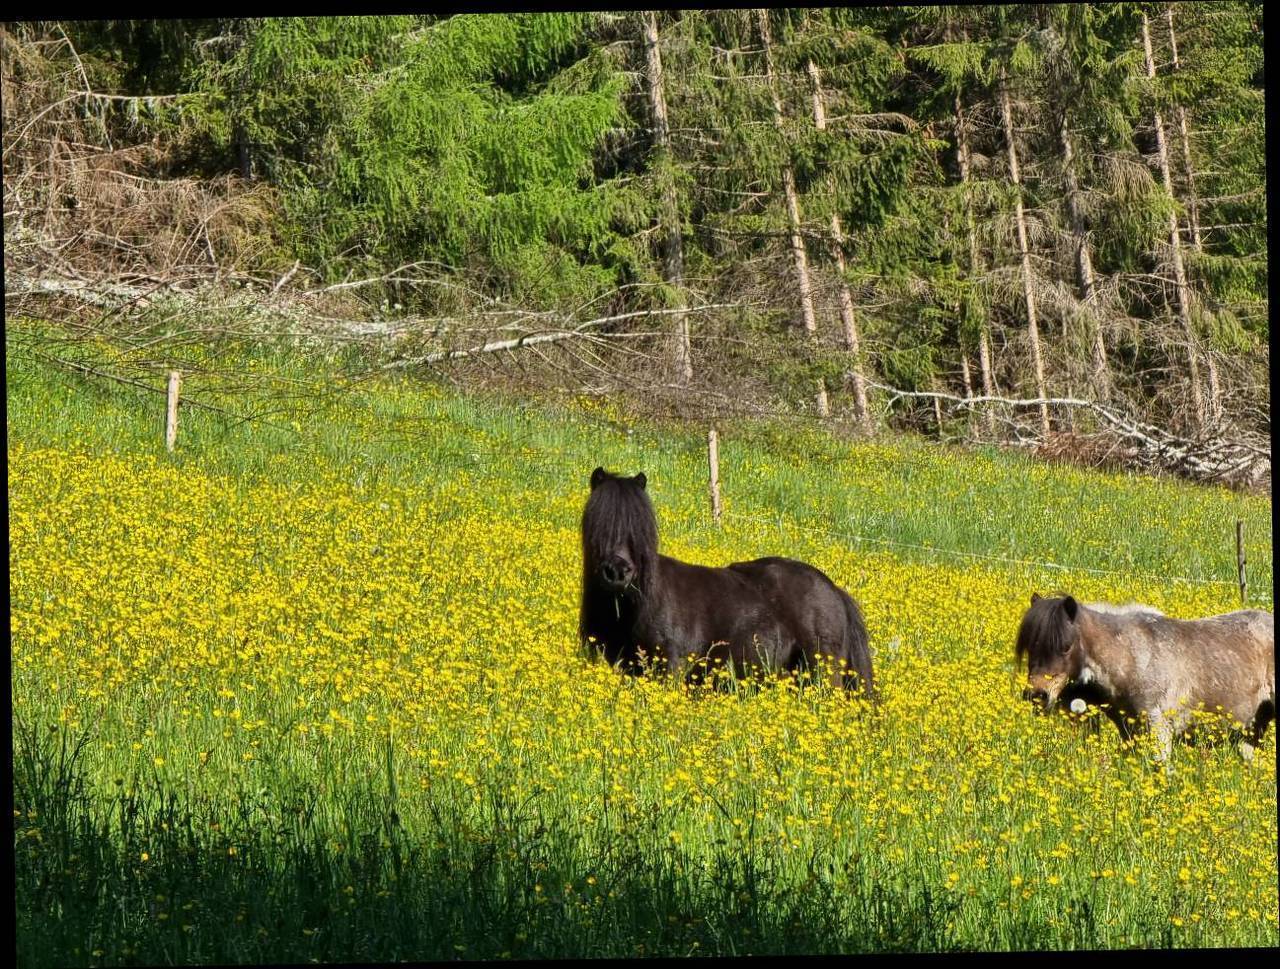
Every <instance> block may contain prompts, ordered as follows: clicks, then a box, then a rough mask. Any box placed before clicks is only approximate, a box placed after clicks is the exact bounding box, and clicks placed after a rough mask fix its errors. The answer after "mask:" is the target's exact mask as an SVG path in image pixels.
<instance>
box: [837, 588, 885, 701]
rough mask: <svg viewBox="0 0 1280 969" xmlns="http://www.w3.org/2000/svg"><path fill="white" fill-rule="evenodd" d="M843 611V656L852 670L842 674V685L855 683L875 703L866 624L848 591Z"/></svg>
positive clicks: (847, 686) (849, 685)
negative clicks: (844, 618)
mask: <svg viewBox="0 0 1280 969" xmlns="http://www.w3.org/2000/svg"><path fill="white" fill-rule="evenodd" d="M841 591H843V590H841ZM844 611H845V614H846V616H847V617H848V618H847V621H846V623H845V637H844V638H845V642H844V648H845V656H846V658H847V659H848V660H849V666H850V667H851V668H852V670H853V672H851V673H845V674H844V687H845V689H846V690H848V689H851V688H852V687H853V686H854V684H855V683H856V684H857V685H858V686H860V687H861V688H862V695H863V696H865V697H866V698H867V699H868V700H870V701H871V702H872V703H875V702H876V701H877V700H878V699H879V697H878V696H877V694H876V688H875V680H874V679H873V678H872V675H871V646H870V643H869V642H868V640H867V625H866V623H865V622H863V621H862V610H861V609H859V608H858V604H857V603H856V602H854V601H853V597H852V596H851V595H849V594H848V593H845V594H844Z"/></svg>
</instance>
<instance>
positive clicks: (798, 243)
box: [756, 9, 830, 417]
mask: <svg viewBox="0 0 1280 969" xmlns="http://www.w3.org/2000/svg"><path fill="white" fill-rule="evenodd" d="M756 22H757V24H758V25H759V29H760V42H761V45H762V46H763V47H764V72H765V77H766V79H767V81H768V84H769V96H770V98H772V100H773V121H774V124H775V125H776V126H777V128H778V132H779V133H780V134H782V133H784V132H785V126H784V123H783V112H782V97H781V95H780V94H779V93H778V83H777V78H776V75H775V74H774V71H773V40H772V36H771V33H770V30H769V12H768V11H767V10H763V9H760V10H757V11H756ZM782 191H783V194H784V195H785V197H786V203H787V220H788V222H789V223H790V225H791V257H792V261H793V263H794V264H795V270H796V289H797V292H798V295H799V297H800V315H801V318H802V320H803V322H804V330H805V333H807V334H808V335H809V337H810V338H811V339H814V338H816V337H817V333H818V321H817V317H816V316H815V315H814V311H813V284H812V282H811V280H810V278H809V257H808V254H807V253H806V252H805V248H804V236H803V235H801V233H800V199H799V196H798V195H797V193H796V178H795V172H793V171H792V170H791V164H790V163H789V162H788V163H785V164H784V165H783V166H782ZM814 399H815V401H816V404H817V408H818V414H819V415H821V416H822V417H826V416H827V415H828V414H829V413H830V406H829V404H828V402H827V388H826V384H825V383H823V382H822V381H821V380H820V381H819V382H818V390H817V393H816V395H815V398H814Z"/></svg>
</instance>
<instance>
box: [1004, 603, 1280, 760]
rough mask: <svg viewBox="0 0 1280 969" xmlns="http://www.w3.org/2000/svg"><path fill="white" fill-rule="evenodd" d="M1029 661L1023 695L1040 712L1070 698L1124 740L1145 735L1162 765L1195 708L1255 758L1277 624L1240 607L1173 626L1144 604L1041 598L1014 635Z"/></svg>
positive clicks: (1271, 698)
mask: <svg viewBox="0 0 1280 969" xmlns="http://www.w3.org/2000/svg"><path fill="white" fill-rule="evenodd" d="M1015 652H1016V655H1017V657H1018V659H1019V660H1021V659H1022V658H1023V657H1025V658H1026V660H1027V687H1026V690H1025V691H1024V692H1023V696H1024V697H1025V698H1026V699H1028V700H1032V701H1034V702H1036V703H1037V704H1039V705H1040V706H1041V708H1042V709H1044V710H1052V709H1053V708H1054V707H1055V706H1058V705H1059V704H1062V705H1069V704H1070V703H1071V702H1072V701H1073V700H1084V701H1085V702H1086V703H1093V704H1096V705H1099V706H1101V707H1102V709H1103V711H1104V712H1105V713H1106V715H1107V716H1108V717H1109V718H1110V719H1111V721H1112V722H1113V723H1115V725H1116V727H1117V728H1119V730H1120V734H1121V736H1122V737H1123V738H1125V739H1126V740H1128V739H1129V738H1130V737H1131V736H1133V734H1134V733H1135V731H1136V730H1138V729H1141V728H1143V727H1145V728H1147V729H1150V730H1151V731H1153V732H1154V733H1155V735H1156V739H1157V740H1158V741H1159V744H1160V749H1161V752H1162V754H1163V755H1164V756H1165V757H1166V758H1167V757H1168V755H1169V752H1170V748H1171V746H1172V743H1173V738H1174V737H1176V736H1179V735H1182V734H1185V733H1187V732H1188V731H1189V730H1190V728H1191V727H1192V720H1193V716H1192V715H1193V712H1194V711H1195V710H1196V709H1197V708H1203V709H1204V710H1207V711H1215V712H1220V713H1222V714H1224V715H1225V716H1226V717H1227V718H1229V721H1230V722H1231V724H1232V726H1233V727H1234V728H1235V729H1237V730H1242V731H1243V732H1244V735H1245V736H1244V739H1245V746H1244V747H1242V753H1243V754H1244V755H1245V756H1246V757H1249V756H1252V754H1253V748H1254V747H1256V746H1257V745H1258V743H1259V742H1260V741H1261V739H1262V736H1263V734H1264V733H1265V732H1266V729H1267V724H1269V723H1270V722H1271V721H1272V720H1273V719H1274V718H1275V710H1276V657H1275V621H1274V619H1273V618H1272V616H1271V613H1269V612H1262V611H1260V610H1257V609H1243V610H1241V611H1239V612H1229V613H1227V614H1225V615H1222V616H1213V617H1211V618H1209V619H1193V620H1181V619H1170V618H1169V617H1167V616H1165V615H1164V614H1163V613H1161V612H1160V611H1159V610H1157V609H1153V608H1151V607H1150V606H1139V605H1132V606H1112V605H1107V604H1105V603H1088V604H1085V603H1081V602H1077V601H1076V600H1075V599H1074V598H1072V597H1071V596H1062V597H1059V598H1051V599H1049V598H1041V597H1040V596H1039V595H1037V594H1035V593H1033V594H1032V596H1031V607H1030V608H1029V609H1028V610H1027V611H1026V613H1025V614H1024V615H1023V617H1022V624H1021V626H1020V627H1019V629H1018V642H1017V647H1016V650H1015Z"/></svg>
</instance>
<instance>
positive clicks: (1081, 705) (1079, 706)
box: [1071, 697, 1088, 713]
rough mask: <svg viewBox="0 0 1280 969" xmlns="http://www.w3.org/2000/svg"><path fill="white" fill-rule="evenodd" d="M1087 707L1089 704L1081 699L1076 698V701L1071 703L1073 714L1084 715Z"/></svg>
mask: <svg viewBox="0 0 1280 969" xmlns="http://www.w3.org/2000/svg"><path fill="white" fill-rule="evenodd" d="M1087 706H1088V704H1086V703H1085V702H1084V701H1083V700H1082V699H1080V698H1079V697H1076V698H1075V699H1074V700H1072V701H1071V712H1072V713H1084V711H1085V709H1086V707H1087Z"/></svg>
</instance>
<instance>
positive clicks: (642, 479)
mask: <svg viewBox="0 0 1280 969" xmlns="http://www.w3.org/2000/svg"><path fill="white" fill-rule="evenodd" d="M648 480H649V479H648V478H646V477H645V476H644V472H643V471H641V472H640V473H639V474H638V475H636V477H635V482H636V484H638V485H639V486H640V487H641V488H643V487H644V485H645V482H646V481H648Z"/></svg>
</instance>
